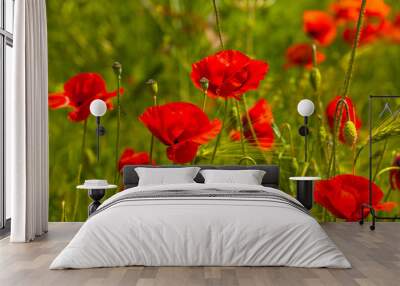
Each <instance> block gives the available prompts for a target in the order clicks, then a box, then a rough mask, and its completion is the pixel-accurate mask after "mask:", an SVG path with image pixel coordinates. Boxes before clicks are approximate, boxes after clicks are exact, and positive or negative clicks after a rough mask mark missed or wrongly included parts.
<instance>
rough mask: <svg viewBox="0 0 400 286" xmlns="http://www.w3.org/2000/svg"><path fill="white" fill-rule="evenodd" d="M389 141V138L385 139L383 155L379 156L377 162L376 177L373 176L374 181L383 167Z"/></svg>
mask: <svg viewBox="0 0 400 286" xmlns="http://www.w3.org/2000/svg"><path fill="white" fill-rule="evenodd" d="M387 143H388V139H386V140H385V142H384V143H383V150H382V153H381V155H380V156H379V160H378V162H377V163H376V168H375V174H374V177H373V178H372V181H373V182H375V179H376V176H377V175H378V171H379V169H380V167H381V164H382V160H383V156H385V152H386V148H387Z"/></svg>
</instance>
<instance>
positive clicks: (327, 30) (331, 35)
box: [303, 11, 336, 46]
mask: <svg viewBox="0 0 400 286" xmlns="http://www.w3.org/2000/svg"><path fill="white" fill-rule="evenodd" d="M303 29H304V32H306V33H307V35H309V36H310V37H311V38H313V39H314V40H316V41H317V42H318V43H319V44H320V45H322V46H327V45H329V44H331V43H332V42H333V40H334V39H335V37H336V24H335V20H334V19H333V17H332V16H331V15H329V14H328V13H326V12H323V11H305V12H304V14H303Z"/></svg>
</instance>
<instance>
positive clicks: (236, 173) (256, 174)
mask: <svg viewBox="0 0 400 286" xmlns="http://www.w3.org/2000/svg"><path fill="white" fill-rule="evenodd" d="M200 174H201V175H202V176H203V177H204V183H205V184H213V183H220V184H246V185H261V182H262V179H263V177H264V175H265V171H262V170H212V169H209V170H202V171H200Z"/></svg>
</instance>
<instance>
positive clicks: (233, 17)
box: [47, 0, 400, 221]
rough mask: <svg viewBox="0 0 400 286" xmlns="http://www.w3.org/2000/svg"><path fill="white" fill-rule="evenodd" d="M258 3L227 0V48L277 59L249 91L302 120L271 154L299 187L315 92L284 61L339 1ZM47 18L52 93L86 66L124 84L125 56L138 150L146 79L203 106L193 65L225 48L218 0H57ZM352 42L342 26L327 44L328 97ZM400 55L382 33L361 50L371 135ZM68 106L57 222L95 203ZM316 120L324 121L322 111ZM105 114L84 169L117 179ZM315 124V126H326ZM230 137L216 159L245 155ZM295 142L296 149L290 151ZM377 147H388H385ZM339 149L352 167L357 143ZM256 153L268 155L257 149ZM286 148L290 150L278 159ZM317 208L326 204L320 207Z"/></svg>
mask: <svg viewBox="0 0 400 286" xmlns="http://www.w3.org/2000/svg"><path fill="white" fill-rule="evenodd" d="M256 2H258V3H263V5H261V6H257V7H256V8H255V9H250V10H249V9H246V1H239V0H232V1H228V0H223V1H218V5H219V8H220V14H221V22H222V30H223V35H224V40H225V45H226V48H227V49H238V50H241V51H243V52H245V53H246V54H248V55H249V56H251V57H254V58H257V59H262V60H265V61H267V62H268V63H269V65H270V71H269V73H268V75H267V77H266V79H265V80H264V81H263V82H262V84H261V85H260V88H259V89H258V91H256V92H250V93H248V95H247V99H248V102H249V105H252V104H253V103H254V102H255V101H256V100H257V99H258V98H266V99H267V100H268V101H269V102H270V104H271V105H272V107H273V113H274V118H275V121H276V123H277V125H281V124H283V123H288V124H290V126H291V128H292V132H291V133H292V137H293V140H294V142H293V144H292V146H289V145H288V144H286V145H285V144H277V146H276V149H275V150H274V152H273V153H272V154H271V155H270V158H271V162H273V163H280V164H281V165H282V166H283V168H282V169H283V172H282V178H281V179H282V180H281V183H282V188H283V189H284V190H285V191H287V192H289V193H293V191H294V186H293V185H291V184H290V183H289V181H288V180H287V178H288V177H289V176H291V175H296V169H295V168H294V167H293V166H291V162H292V160H293V157H295V158H297V159H298V160H299V161H300V160H301V158H302V156H303V155H302V153H301V150H302V146H303V145H302V138H301V137H300V136H298V135H297V128H298V126H300V125H301V123H302V118H301V117H300V116H298V115H297V111H296V105H297V102H298V101H299V100H300V99H302V98H305V97H310V98H312V96H313V95H312V94H313V93H312V90H311V88H310V87H309V85H308V81H307V79H306V78H305V76H306V73H305V71H304V70H302V69H299V68H294V69H290V70H285V69H283V64H284V61H285V59H284V54H285V50H286V48H287V47H288V46H289V45H291V44H293V43H298V42H309V41H310V40H309V39H308V38H307V37H306V36H305V34H304V33H303V31H302V13H303V11H304V10H307V9H326V8H327V7H328V5H329V3H331V2H332V1H321V0H301V1H290V0H276V1H273V0H265V1H256ZM249 3H250V4H251V5H252V4H253V3H254V1H252V0H249ZM386 3H387V4H390V5H391V6H392V10H394V11H400V2H399V1H395V0H391V1H389V0H387V1H386ZM47 17H48V45H49V50H48V52H49V90H50V92H54V91H61V90H62V87H63V83H64V82H65V81H66V80H67V79H68V78H70V77H71V76H73V75H75V74H77V73H79V72H98V73H100V74H101V75H102V76H103V77H104V78H105V80H106V82H107V88H108V89H109V90H114V89H115V88H116V81H115V77H114V75H113V71H112V68H111V66H112V63H113V62H114V61H119V62H121V64H122V66H123V87H124V89H125V94H124V95H123V96H122V98H121V105H122V127H121V128H122V130H121V147H122V148H121V149H123V148H124V147H133V148H134V149H135V150H137V151H148V150H149V142H150V134H149V132H148V131H147V130H146V129H145V128H144V126H143V125H142V124H141V123H140V122H139V121H138V119H137V117H138V115H140V114H141V113H142V112H143V111H144V109H145V108H146V107H148V106H150V105H151V104H152V97H151V94H150V92H149V90H148V86H146V84H145V82H146V81H147V80H148V79H149V78H154V79H156V80H157V81H158V84H159V97H158V99H159V102H160V103H167V102H171V101H189V102H193V103H195V104H198V105H199V106H201V102H202V95H201V92H199V91H198V90H197V89H195V88H194V86H193V84H192V82H191V80H190V77H189V73H190V70H191V64H192V63H193V62H195V61H198V60H199V59H201V58H203V57H205V56H207V55H209V54H212V53H214V52H216V51H217V50H218V49H219V42H218V38H217V34H216V32H215V20H214V14H213V7H212V2H211V1H208V0H199V1H189V0H169V1H167V0H161V1H156V0H132V1H122V0H114V1H108V0H96V1H88V0H86V1H84V0H65V1H58V0H49V1H47ZM349 51H350V47H349V46H348V45H347V44H345V43H343V41H342V40H341V38H340V35H339V37H338V39H337V40H336V42H335V44H333V45H331V46H330V47H328V48H325V49H323V52H324V53H325V54H326V56H327V60H326V61H325V62H324V63H322V64H321V66H320V69H321V74H322V88H321V97H322V101H323V102H324V104H325V103H327V102H329V101H330V100H331V99H332V97H333V96H335V95H337V94H339V91H340V88H341V86H342V83H343V79H344V70H345V69H344V68H345V67H346V64H347V59H348V54H349ZM399 63H400V45H395V44H388V43H387V42H382V41H381V42H377V43H374V44H372V45H368V46H366V47H363V48H362V49H360V50H359V56H358V58H357V62H356V66H355V73H354V78H353V82H352V86H351V89H350V96H351V98H352V99H353V101H354V102H355V104H356V106H357V111H358V113H359V116H360V117H361V118H362V121H363V123H364V124H363V128H362V131H361V134H360V135H361V141H364V140H366V138H367V118H368V117H367V106H368V95H369V94H371V93H372V94H376V95H385V94H394V95H398V94H400V78H399V74H400V65H399ZM114 102H115V101H114ZM214 103H215V107H212V108H211V109H210V111H209V113H208V114H209V117H210V118H215V117H219V118H221V112H220V108H219V106H220V105H221V103H220V102H218V101H214ZM397 104H399V102H397ZM398 106H399V105H398ZM317 112H318V111H317ZM67 113H68V110H67V109H60V110H51V111H50V130H49V135H50V220H51V221H60V220H67V221H72V220H77V221H82V220H85V219H86V212H87V205H88V203H89V199H88V197H87V194H86V193H85V192H84V191H77V190H76V189H75V186H76V185H77V178H76V177H77V172H78V165H79V162H80V147H81V140H82V124H79V123H74V122H70V121H69V120H68V119H67ZM311 120H312V122H313V121H314V122H315V121H316V118H315V119H314V118H312V119H311ZM103 123H104V126H105V127H106V128H107V135H106V136H105V137H103V138H102V139H101V144H102V146H101V151H102V153H101V162H100V163H99V164H97V163H96V160H95V154H94V152H95V120H94V118H89V122H88V132H89V133H88V138H87V148H86V150H85V161H86V164H85V168H84V173H83V178H86V179H89V178H106V179H108V180H109V181H112V179H113V176H114V166H115V165H114V156H115V155H114V140H115V129H116V128H115V127H116V112H115V111H109V112H107V114H106V115H105V116H104V118H103ZM312 124H315V123H312ZM316 128H317V127H315V129H316ZM313 132H314V134H315V133H316V132H317V130H313ZM278 143H279V142H278ZM399 143H400V141H399V138H393V139H392V140H391V141H390V143H389V151H388V152H386V155H385V157H384V160H383V163H382V167H387V166H389V165H390V164H391V161H392V158H393V154H394V152H395V151H399V145H400V144H399ZM223 144H225V145H223V146H225V147H222V148H221V149H224V151H223V152H222V153H221V154H220V156H218V157H217V160H216V163H218V164H236V163H237V157H235V156H237V155H238V154H237V153H238V150H239V148H237V145H235V144H232V143H229V142H228V140H227V139H226V136H224V141H223ZM292 147H293V148H294V149H295V156H292V155H291V154H289V153H290V152H288V150H289V149H290V148H292ZM376 148H377V150H378V149H379V148H380V146H379V145H377V146H376ZM155 150H156V158H155V159H156V161H157V163H159V164H167V163H168V160H167V158H166V155H165V147H164V146H162V144H160V143H157V144H156V147H155ZM339 152H340V156H341V160H340V163H341V169H340V171H341V172H342V173H345V172H350V171H351V169H350V168H351V156H352V155H351V151H349V149H348V147H343V146H341V147H340V148H339ZM254 154H255V155H254V156H258V155H257V154H258V153H257V152H256V151H254ZM279 154H283V156H281V159H279V160H278V159H277V158H278V157H279ZM367 159H368V154H367V152H366V151H363V152H362V153H361V157H360V160H359V164H358V165H357V174H359V175H364V176H366V175H367ZM258 160H259V158H258ZM259 161H260V160H259ZM260 163H262V162H261V161H260ZM317 163H318V164H319V168H318V166H315V167H314V168H313V169H312V170H313V173H314V174H315V173H317V172H318V170H319V169H323V168H324V164H325V162H317ZM325 165H326V164H325ZM285 166H286V167H285ZM297 172H298V171H297ZM387 181H388V180H387V174H385V175H383V176H382V177H380V178H379V180H378V181H377V182H378V184H379V185H380V186H381V187H382V190H384V192H386V191H387V190H388V182H387ZM111 194H112V193H111V192H110V193H109V194H108V195H111ZM392 199H394V200H397V201H399V196H398V194H397V193H395V194H394V196H393V198H392ZM397 210H398V209H396V210H395V211H397ZM317 211H321V209H320V208H318V207H317V208H316V212H317ZM316 215H318V214H316Z"/></svg>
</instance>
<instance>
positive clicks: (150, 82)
mask: <svg viewBox="0 0 400 286" xmlns="http://www.w3.org/2000/svg"><path fill="white" fill-rule="evenodd" d="M146 83H147V84H148V85H150V86H151V90H152V91H153V94H154V95H156V94H157V93H158V84H157V81H155V80H154V79H149V80H148V81H147V82H146Z"/></svg>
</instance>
